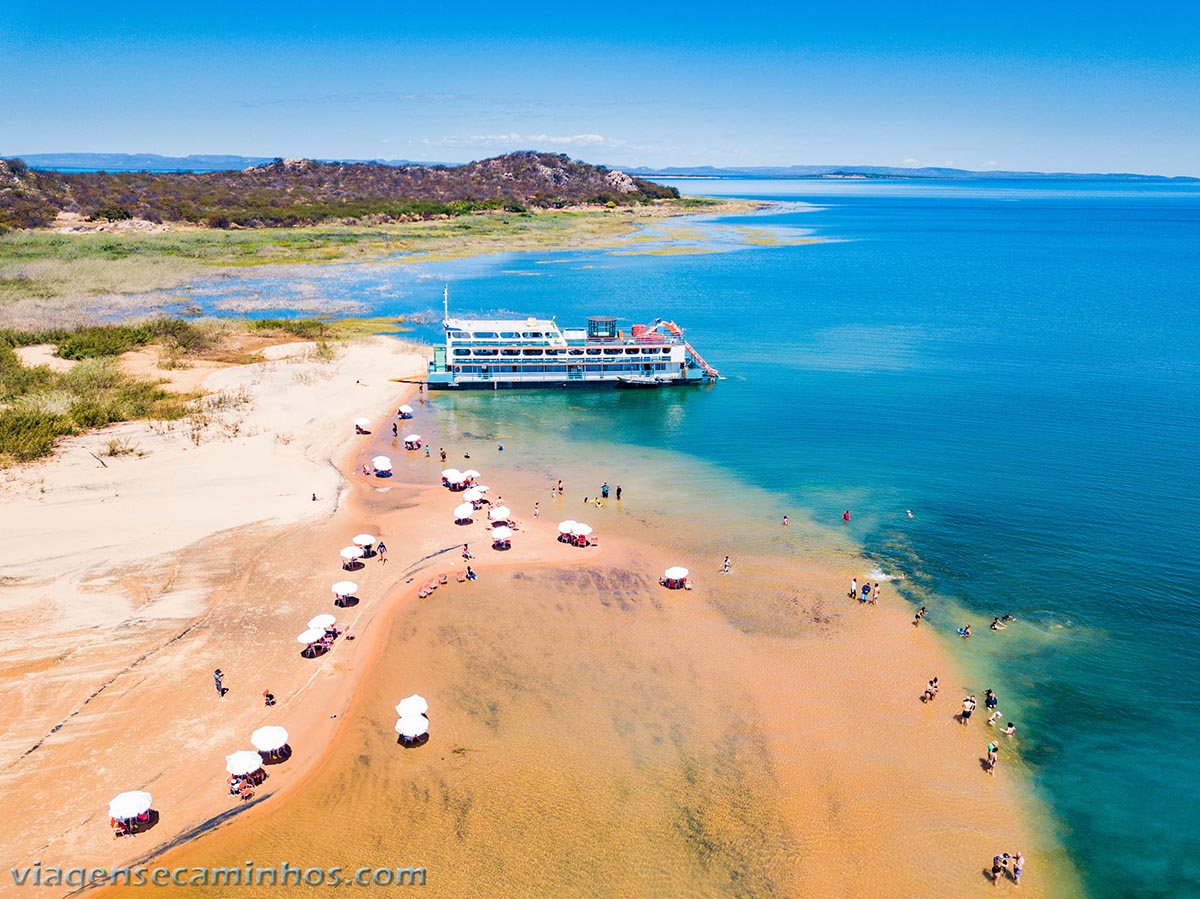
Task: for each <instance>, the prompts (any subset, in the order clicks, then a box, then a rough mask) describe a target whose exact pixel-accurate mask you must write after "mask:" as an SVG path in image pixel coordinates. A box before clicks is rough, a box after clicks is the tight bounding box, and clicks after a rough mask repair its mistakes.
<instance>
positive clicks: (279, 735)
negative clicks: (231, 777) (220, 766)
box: [229, 724, 288, 774]
mask: <svg viewBox="0 0 1200 899" xmlns="http://www.w3.org/2000/svg"><path fill="white" fill-rule="evenodd" d="M287 741H288V733H287V731H286V730H285V729H284V728H282V727H280V726H279V725H277V724H268V725H267V726H266V727H260V728H259V729H258V730H256V731H255V732H254V733H252V734H251V735H250V745H251V746H253V747H254V748H255V749H257V750H258V751H259V752H274V751H275V750H276V749H282V748H283V747H284V746H286V745H287ZM229 773H230V774H232V773H233V772H232V771H231V772H229Z"/></svg>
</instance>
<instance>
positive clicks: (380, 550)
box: [375, 540, 387, 563]
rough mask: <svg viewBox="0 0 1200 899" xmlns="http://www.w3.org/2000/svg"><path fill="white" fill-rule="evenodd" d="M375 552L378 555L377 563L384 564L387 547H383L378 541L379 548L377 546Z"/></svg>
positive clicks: (381, 542)
mask: <svg viewBox="0 0 1200 899" xmlns="http://www.w3.org/2000/svg"><path fill="white" fill-rule="evenodd" d="M375 551H376V552H377V553H379V561H380V562H381V563H386V562H387V547H386V546H384V544H383V541H382V540H380V541H379V546H377V547H376V548H375Z"/></svg>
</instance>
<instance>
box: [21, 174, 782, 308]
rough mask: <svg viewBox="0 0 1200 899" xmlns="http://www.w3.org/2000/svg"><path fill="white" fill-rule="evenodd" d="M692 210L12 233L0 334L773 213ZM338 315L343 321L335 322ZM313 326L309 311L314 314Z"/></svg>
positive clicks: (627, 239) (632, 241)
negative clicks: (228, 294)
mask: <svg viewBox="0 0 1200 899" xmlns="http://www.w3.org/2000/svg"><path fill="white" fill-rule="evenodd" d="M695 199H696V198H688V199H687V200H683V201H675V202H676V204H677V205H669V204H664V205H655V206H647V207H633V208H618V209H611V210H610V209H604V208H595V209H593V208H578V207H568V208H564V209H559V210H543V211H538V212H535V213H529V214H523V215H516V214H508V213H488V214H475V215H470V216H464V217H459V218H458V219H448V220H431V221H422V222H409V223H402V224H390V225H377V226H370V225H321V226H306V227H297V228H289V229H248V230H239V231H213V230H212V229H202V228H176V229H168V230H165V231H162V232H155V233H144V232H139V231H134V232H131V233H111V232H107V231H99V232H91V233H62V232H61V231H59V230H56V229H54V228H49V229H39V230H26V231H20V232H12V233H11V234H8V235H4V236H0V247H4V248H6V249H7V252H6V258H5V259H4V260H3V262H0V288H2V289H0V326H3V327H11V328H26V329H29V330H41V329H45V328H46V327H64V326H67V325H70V324H86V323H90V322H94V321H96V320H97V319H129V318H136V317H138V316H142V315H149V314H152V313H155V312H158V311H161V310H162V308H163V307H165V306H170V305H171V304H172V302H173V301H174V300H178V297H176V298H171V297H169V296H166V294H169V292H170V291H172V290H174V289H176V288H179V287H180V286H181V285H184V284H186V283H187V282H189V281H192V280H196V279H203V278H206V277H207V278H212V279H220V278H221V277H224V276H228V275H232V274H241V273H245V272H247V271H251V272H265V271H268V270H269V269H271V268H272V267H276V268H278V267H281V266H296V265H300V266H318V267H319V266H321V265H325V264H330V263H332V264H360V263H372V264H378V265H408V264H417V263H422V262H433V261H444V260H450V259H460V258H468V257H472V256H479V255H485V254H488V253H497V252H512V251H538V250H541V251H546V252H556V251H562V250H571V249H580V248H583V247H590V248H594V249H615V248H618V247H625V246H628V247H630V248H636V247H637V246H638V242H639V239H640V238H639V233H640V232H641V231H642V230H643V229H644V228H645V226H647V225H654V224H655V223H662V222H668V221H677V220H687V219H694V218H697V217H701V218H702V217H704V216H712V215H716V214H721V213H726V214H728V213H736V212H752V211H755V210H759V209H763V208H767V207H769V206H770V205H771V204H770V203H769V202H759V201H745V200H734V199H727V200H721V201H716V202H712V203H707V202H706V205H704V206H703V207H700V208H690V207H689V206H688V205H687V203H688V201H689V200H692V201H694V200H695ZM645 239H646V240H649V239H651V238H650V237H649V236H646V237H645ZM114 241H115V242H117V245H116V246H115V248H114V246H113V242H114ZM121 243H128V244H132V245H136V246H137V247H138V250H139V251H138V252H137V253H129V252H128V251H127V248H126V247H123V246H120V244H121ZM185 300H186V298H185ZM175 305H178V303H175ZM348 311H352V310H347V309H340V310H335V312H337V313H342V314H345V313H346V312H348ZM314 314H319V310H315V309H314Z"/></svg>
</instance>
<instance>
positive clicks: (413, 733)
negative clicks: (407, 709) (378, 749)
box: [396, 715, 429, 740]
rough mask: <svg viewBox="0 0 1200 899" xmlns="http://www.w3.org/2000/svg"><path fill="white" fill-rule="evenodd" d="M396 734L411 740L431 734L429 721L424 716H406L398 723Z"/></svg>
mask: <svg viewBox="0 0 1200 899" xmlns="http://www.w3.org/2000/svg"><path fill="white" fill-rule="evenodd" d="M396 733H398V734H399V735H400V736H402V737H404V738H405V739H406V740H411V739H412V738H413V737H420V736H423V735H424V734H427V733H429V719H428V718H426V717H425V716H424V715H404V716H403V717H401V718H400V719H399V720H398V721H397V722H396Z"/></svg>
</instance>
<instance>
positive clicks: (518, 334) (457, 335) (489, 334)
mask: <svg viewBox="0 0 1200 899" xmlns="http://www.w3.org/2000/svg"><path fill="white" fill-rule="evenodd" d="M450 336H451V337H453V338H454V339H455V340H472V339H479V340H496V339H499V340H518V339H520V338H522V337H524V338H526V339H527V340H538V339H540V338H542V337H557V336H558V335H557V334H545V333H543V332H541V331H475V332H474V333H472V332H470V331H451V332H450Z"/></svg>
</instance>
